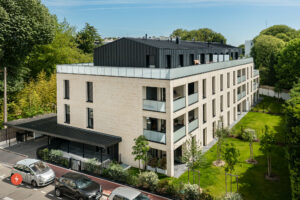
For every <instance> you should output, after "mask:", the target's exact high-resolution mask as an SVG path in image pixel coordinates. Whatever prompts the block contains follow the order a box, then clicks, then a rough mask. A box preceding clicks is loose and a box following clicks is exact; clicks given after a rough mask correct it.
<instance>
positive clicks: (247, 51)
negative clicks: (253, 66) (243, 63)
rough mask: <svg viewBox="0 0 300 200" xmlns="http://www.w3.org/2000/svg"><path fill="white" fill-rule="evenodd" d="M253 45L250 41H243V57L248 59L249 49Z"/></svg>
mask: <svg viewBox="0 0 300 200" xmlns="http://www.w3.org/2000/svg"><path fill="white" fill-rule="evenodd" d="M253 45H254V43H253V41H252V40H246V41H245V57H250V56H251V55H250V53H251V49H252V47H253Z"/></svg>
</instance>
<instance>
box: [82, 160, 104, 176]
mask: <svg viewBox="0 0 300 200" xmlns="http://www.w3.org/2000/svg"><path fill="white" fill-rule="evenodd" d="M84 170H85V171H87V172H90V173H93V174H100V173H101V166H100V163H99V161H98V160H97V158H90V159H88V160H87V162H86V163H85V165H84Z"/></svg>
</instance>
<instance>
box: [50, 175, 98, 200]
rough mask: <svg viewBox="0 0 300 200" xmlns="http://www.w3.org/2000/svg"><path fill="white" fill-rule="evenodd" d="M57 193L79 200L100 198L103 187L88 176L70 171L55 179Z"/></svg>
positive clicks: (96, 199) (57, 194)
mask: <svg viewBox="0 0 300 200" xmlns="http://www.w3.org/2000/svg"><path fill="white" fill-rule="evenodd" d="M55 195H56V196H58V197H59V196H61V195H65V196H68V197H70V198H74V199H77V200H99V199H100V198H101V196H102V187H101V185H99V184H98V183H96V182H94V181H92V180H91V179H90V178H88V177H87V176H84V175H82V174H77V173H72V172H69V173H66V174H64V175H63V176H61V177H60V178H56V179H55Z"/></svg>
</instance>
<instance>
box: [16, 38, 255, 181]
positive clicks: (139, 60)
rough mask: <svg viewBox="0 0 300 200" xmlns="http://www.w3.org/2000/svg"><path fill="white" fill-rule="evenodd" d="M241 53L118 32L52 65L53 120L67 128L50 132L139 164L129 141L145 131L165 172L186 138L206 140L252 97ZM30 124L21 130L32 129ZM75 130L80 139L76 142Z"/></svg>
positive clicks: (249, 64)
mask: <svg viewBox="0 0 300 200" xmlns="http://www.w3.org/2000/svg"><path fill="white" fill-rule="evenodd" d="M240 54H241V50H240V49H239V48H236V47H233V46H229V45H225V44H219V43H205V42H193V41H180V40H179V39H176V40H175V41H174V40H173V41H172V40H169V41H168V40H165V41H160V40H150V39H146V38H144V39H136V38H122V39H119V40H116V41H114V42H111V43H109V44H106V45H104V46H101V47H98V48H96V49H95V56H94V63H93V64H71V65H58V66H57V116H55V118H53V116H52V119H53V121H54V120H57V121H56V126H57V127H58V128H59V129H61V128H62V127H63V128H64V130H67V131H66V132H68V134H67V136H64V133H63V132H61V134H56V135H55V128H54V129H53V131H52V133H51V134H52V135H51V136H52V137H60V138H63V136H64V139H68V138H69V139H70V140H72V141H75V142H82V143H86V142H85V140H89V141H88V142H87V143H86V144H88V145H92V146H96V147H97V148H98V149H97V148H96V150H99V149H100V150H101V155H102V154H105V156H106V157H107V156H109V155H112V156H110V158H111V159H114V160H117V161H120V162H123V163H125V164H128V165H131V166H134V167H138V161H135V160H134V156H133V155H132V153H131V152H132V146H133V145H134V139H135V138H137V137H138V136H140V135H144V136H145V137H146V138H147V140H148V141H149V145H150V147H151V151H150V154H151V156H152V157H157V158H158V159H163V158H164V159H166V171H165V173H166V174H167V175H168V176H174V172H175V171H176V166H177V164H178V163H180V162H181V156H182V154H183V151H184V145H185V142H186V141H187V139H189V138H192V137H193V138H195V139H196V141H197V144H198V145H200V146H206V145H208V144H209V143H210V142H211V141H212V140H213V139H214V137H215V135H214V132H215V130H216V129H217V127H220V126H223V127H229V126H230V125H231V124H232V123H234V122H235V121H236V120H238V118H240V117H241V116H242V114H243V112H246V111H248V110H249V109H250V108H251V106H252V105H253V104H254V103H255V102H256V101H257V100H258V84H259V72H258V71H257V70H254V64H253V59H252V58H247V59H239V55H240ZM45 121H47V120H45ZM35 123H37V122H35ZM39 123H40V122H39ZM46 124H47V122H45V126H46ZM11 125H12V124H11ZM15 126H16V127H17V125H15ZM18 126H19V127H23V128H24V127H25V126H24V125H22V126H21V125H20V124H18ZM53 126H54V125H53ZM32 127H33V126H32ZM32 127H31V128H28V127H26V128H27V130H35V131H37V129H36V127H35V128H32ZM73 131H76V134H74V135H72V132H73ZM80 131H81V132H82V134H83V136H84V137H82V136H81V138H80V139H81V141H80V140H79V139H76V140H75V139H74V138H76V137H79V135H80ZM48 132H49V131H48ZM43 134H48V135H50V134H49V133H47V131H43ZM93 138H95V139H93ZM102 138H105V139H102ZM95 141H97V142H95ZM101 159H102V157H101Z"/></svg>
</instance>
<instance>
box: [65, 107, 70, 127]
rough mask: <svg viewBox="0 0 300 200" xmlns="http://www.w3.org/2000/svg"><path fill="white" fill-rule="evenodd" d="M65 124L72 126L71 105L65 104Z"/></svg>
mask: <svg viewBox="0 0 300 200" xmlns="http://www.w3.org/2000/svg"><path fill="white" fill-rule="evenodd" d="M65 123H66V124H70V105H68V104H65Z"/></svg>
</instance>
